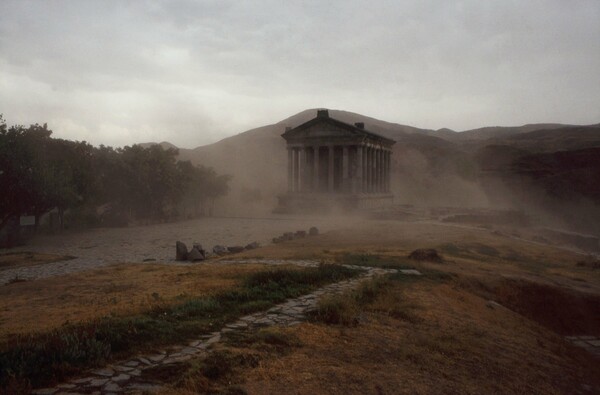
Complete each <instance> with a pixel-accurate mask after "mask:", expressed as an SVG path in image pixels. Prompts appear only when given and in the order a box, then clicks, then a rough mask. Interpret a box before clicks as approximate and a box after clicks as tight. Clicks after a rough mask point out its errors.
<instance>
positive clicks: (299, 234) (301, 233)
mask: <svg viewBox="0 0 600 395" xmlns="http://www.w3.org/2000/svg"><path fill="white" fill-rule="evenodd" d="M295 236H296V238H297V239H301V238H303V237H306V231H305V230H297V231H296V235H295Z"/></svg>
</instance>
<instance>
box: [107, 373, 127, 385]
mask: <svg viewBox="0 0 600 395" xmlns="http://www.w3.org/2000/svg"><path fill="white" fill-rule="evenodd" d="M130 378H131V376H130V375H128V374H125V373H121V374H120V375H118V376H115V377H113V378H112V379H111V380H112V381H114V382H117V383H118V382H120V381H127V380H129V379H130Z"/></svg>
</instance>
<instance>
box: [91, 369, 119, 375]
mask: <svg viewBox="0 0 600 395" xmlns="http://www.w3.org/2000/svg"><path fill="white" fill-rule="evenodd" d="M92 373H94V374H95V375H98V376H104V377H111V376H112V375H113V374H115V371H114V370H112V369H108V368H105V369H98V370H94V371H93V372H92Z"/></svg>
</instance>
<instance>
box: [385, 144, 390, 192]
mask: <svg viewBox="0 0 600 395" xmlns="http://www.w3.org/2000/svg"><path fill="white" fill-rule="evenodd" d="M390 171H391V152H390V151H386V153H385V191H386V192H389V191H390V174H391V173H390Z"/></svg>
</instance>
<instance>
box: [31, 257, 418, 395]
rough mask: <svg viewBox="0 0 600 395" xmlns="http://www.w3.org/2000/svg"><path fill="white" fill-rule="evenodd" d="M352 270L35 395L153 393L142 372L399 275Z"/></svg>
mask: <svg viewBox="0 0 600 395" xmlns="http://www.w3.org/2000/svg"><path fill="white" fill-rule="evenodd" d="M220 263H223V264H234V263H235V264H240V263H263V264H271V265H285V264H295V265H299V266H303V267H315V266H318V265H319V262H317V261H309V260H237V261H236V260H227V261H221V262H220ZM344 266H346V267H348V268H352V269H361V270H364V273H363V274H362V275H361V276H359V277H358V278H355V279H350V280H344V281H341V282H338V283H334V284H330V285H327V286H325V287H322V288H319V289H318V290H316V291H314V292H312V293H310V294H307V295H303V296H301V297H299V298H295V299H290V300H287V301H286V302H284V303H281V304H278V305H276V306H274V307H272V308H270V309H269V310H267V311H262V312H258V313H254V314H250V315H247V316H244V317H241V318H240V319H238V320H237V321H235V322H233V323H230V324H227V325H225V327H224V328H222V329H221V330H220V331H217V332H213V333H210V334H208V335H204V336H201V337H200V338H199V339H196V340H194V341H191V342H189V343H188V344H185V345H179V346H174V347H170V348H169V349H168V350H162V351H157V352H156V353H153V354H149V355H143V356H138V357H135V358H131V359H129V360H126V361H120V362H117V363H114V364H112V365H109V366H106V367H104V368H102V369H97V370H93V371H90V372H89V373H88V374H87V375H86V376H85V377H81V378H77V379H73V380H71V381H69V382H67V383H64V384H60V385H58V386H56V387H53V388H44V389H38V390H35V391H34V392H33V393H34V394H40V395H41V394H50V395H58V394H61V395H67V394H98V395H100V394H117V393H128V394H132V393H142V392H144V391H146V392H153V391H156V390H158V389H159V388H160V387H161V386H160V384H156V383H154V382H152V381H149V380H145V379H143V377H142V372H143V371H144V370H146V369H149V368H152V367H159V366H166V365H169V364H173V363H176V362H182V361H187V360H189V359H191V358H193V357H201V356H205V355H206V354H207V353H209V352H210V351H211V347H212V345H214V344H215V343H218V342H219V341H221V338H222V337H223V335H225V334H226V333H228V332H235V331H245V330H252V329H257V328H260V327H267V326H274V325H280V326H292V325H297V324H299V323H301V322H302V321H304V320H305V319H306V313H308V312H310V311H313V310H314V309H315V308H316V306H317V302H318V300H319V299H320V298H321V297H323V296H324V295H335V294H339V293H342V292H344V291H346V290H350V289H353V288H356V287H357V286H358V285H359V284H360V283H361V282H362V281H364V280H366V279H369V278H373V277H375V276H380V275H385V274H389V273H396V272H397V270H395V269H380V268H371V267H362V266H354V265H344ZM400 272H403V273H404V274H406V275H420V274H421V273H419V272H418V271H415V270H400Z"/></svg>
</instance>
